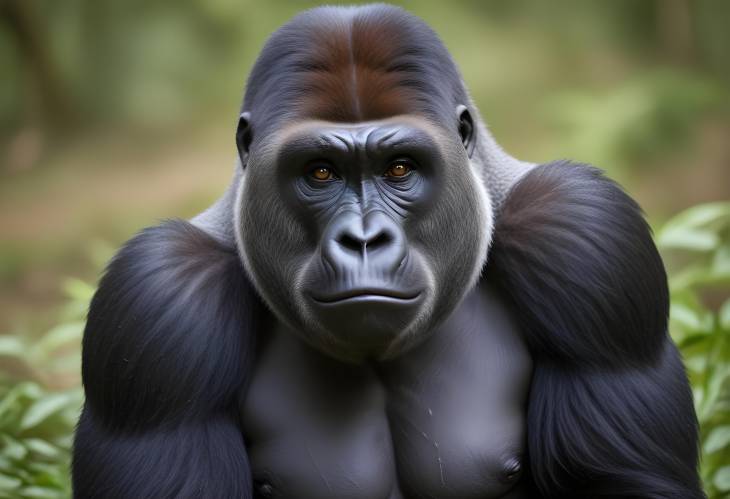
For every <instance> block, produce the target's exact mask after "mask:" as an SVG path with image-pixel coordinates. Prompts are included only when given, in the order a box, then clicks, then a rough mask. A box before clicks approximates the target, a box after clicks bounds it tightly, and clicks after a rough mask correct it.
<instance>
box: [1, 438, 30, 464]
mask: <svg viewBox="0 0 730 499" xmlns="http://www.w3.org/2000/svg"><path fill="white" fill-rule="evenodd" d="M0 438H2V441H3V445H2V453H3V455H4V456H6V457H7V458H9V459H12V460H13V461H20V460H22V459H24V458H25V456H27V455H28V450H27V449H26V448H25V447H24V446H23V445H21V444H20V442H18V441H17V440H15V439H14V438H11V437H9V436H8V435H0Z"/></svg>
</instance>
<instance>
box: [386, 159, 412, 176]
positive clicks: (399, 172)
mask: <svg viewBox="0 0 730 499" xmlns="http://www.w3.org/2000/svg"><path fill="white" fill-rule="evenodd" d="M410 171H411V167H410V166H408V164H407V163H405V162H402V161H396V162H395V163H393V164H392V165H390V167H389V168H388V169H387V170H386V171H385V176H386V177H404V176H406V175H408V173H409V172H410Z"/></svg>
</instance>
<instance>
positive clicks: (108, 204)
mask: <svg viewBox="0 0 730 499" xmlns="http://www.w3.org/2000/svg"><path fill="white" fill-rule="evenodd" d="M333 3H337V2H333ZM397 3H399V4H400V5H403V6H404V7H406V8H407V9H409V10H411V11H412V12H414V13H416V14H417V15H419V16H421V17H422V18H424V19H425V20H426V21H427V22H428V23H429V24H430V25H431V26H433V27H434V28H435V30H436V31H437V32H438V33H439V34H440V35H441V37H442V39H443V40H444V42H445V43H446V45H447V46H448V48H449V49H450V50H451V53H452V54H453V56H454V58H455V59H456V61H457V64H458V65H459V66H460V68H461V71H462V73H463V76H464V79H465V80H466V82H467V84H468V86H469V88H470V89H471V92H472V94H473V96H474V98H475V100H476V102H477V104H478V105H479V107H480V110H481V112H482V114H483V116H484V118H485V119H486V120H487V123H488V124H489V126H490V128H491V130H492V132H493V133H494V135H495V136H496V138H497V140H498V141H499V142H500V143H501V144H502V145H503V146H504V147H505V148H506V149H507V150H508V151H509V152H511V153H512V154H513V155H515V156H517V157H519V158H522V159H526V160H530V161H535V162H544V161H548V160H552V159H558V158H571V159H576V160H581V161H586V162H590V163H593V164H596V165H598V166H600V167H602V168H604V169H605V170H607V171H608V173H609V174H610V175H611V176H612V177H614V178H616V179H618V180H619V181H620V182H621V183H622V184H623V185H624V186H625V188H626V189H627V190H628V192H629V193H630V194H631V195H633V196H634V197H635V198H637V199H638V200H639V202H640V203H641V204H642V206H643V207H644V209H645V211H646V213H647V216H648V218H649V220H650V222H651V224H652V226H653V227H654V228H655V235H656V238H657V242H658V244H659V246H660V249H661V251H662V253H663V255H664V257H665V260H666V262H667V265H668V268H669V272H670V279H671V289H672V319H671V333H672V335H673V337H674V338H675V340H676V341H677V343H678V344H679V345H680V347H681V349H682V352H683V355H684V357H685V361H686V363H687V366H688V371H689V374H690V376H691V380H692V383H693V390H694V394H695V400H696V407H697V411H698V416H699V418H700V422H701V424H702V446H703V455H704V456H703V462H702V475H703V479H704V480H705V484H706V489H707V492H708V494H709V496H710V497H711V498H716V497H717V498H719V497H730V495H729V494H730V446H729V444H730V386H729V383H730V381H728V380H729V379H730V362H729V361H730V300H729V297H730V201H729V200H730V29H729V28H728V27H729V26H730V2H726V1H724V0H714V1H713V0H614V1H611V2H608V1H600V0H561V1H552V2H544V1H541V0H530V1H528V0H499V1H480V0H472V1H460V2H454V1H452V2H443V1H428V0H424V1H404V2H397ZM314 5H315V3H314V2H307V1H289V2H283V1H273V0H269V1H266V2H263V1H253V0H187V1H179V0H175V1H173V0H127V1H118V0H64V1H58V0H0V498H5V497H8V498H10V497H12V498H15V497H28V498H55V497H68V496H69V494H70V491H69V490H70V489H69V483H68V455H69V454H68V449H69V446H70V444H71V433H72V429H73V424H74V421H75V418H76V417H77V414H78V410H79V407H80V404H81V401H82V393H81V390H80V388H79V384H80V379H79V350H80V340H81V335H82V329H83V322H84V316H85V312H86V308H87V306H88V300H89V298H90V297H91V294H92V293H93V290H94V286H95V284H96V281H97V279H98V276H99V273H100V271H101V269H102V268H103V265H104V263H105V261H106V260H107V259H108V258H109V257H110V256H111V255H112V254H113V251H114V248H116V247H117V246H118V245H119V244H121V243H122V242H123V241H124V240H125V239H127V238H129V237H130V236H131V235H133V234H134V233H135V232H136V231H137V230H139V229H140V228H142V227H144V226H148V225H152V224H155V223H157V222H158V221H159V220H160V219H163V218H168V217H183V218H186V217H191V216H193V215H194V214H195V213H197V212H199V211H200V210H202V209H203V208H205V207H206V206H207V205H208V204H209V203H210V202H211V201H212V200H214V199H215V198H216V197H217V196H218V195H219V194H220V193H221V192H222V191H223V189H224V188H225V186H226V184H227V182H228V181H229V179H230V175H231V173H232V169H233V167H234V158H235V153H236V152H235V151H236V150H235V144H234V129H235V125H236V122H237V116H238V107H239V104H240V100H241V97H242V94H243V89H244V83H245V79H246V75H247V73H248V71H249V69H250V67H251V65H252V64H253V61H254V58H255V56H256V54H257V53H258V51H259V50H260V49H261V47H262V45H263V43H264V41H265V39H266V37H267V36H268V35H269V34H270V33H271V32H272V31H273V30H275V29H276V28H277V27H278V26H279V25H280V24H282V23H283V22H285V21H286V20H287V19H288V18H290V17H291V16H292V15H294V14H295V13H296V12H298V11H300V10H303V9H305V8H308V7H311V6H314Z"/></svg>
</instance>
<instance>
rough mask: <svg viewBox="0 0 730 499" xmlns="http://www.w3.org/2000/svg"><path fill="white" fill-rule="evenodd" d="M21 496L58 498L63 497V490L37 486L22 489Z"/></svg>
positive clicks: (37, 498) (44, 498) (40, 498)
mask: <svg viewBox="0 0 730 499" xmlns="http://www.w3.org/2000/svg"><path fill="white" fill-rule="evenodd" d="M20 496H21V497H28V498H36V499H58V498H60V497H63V496H62V494H61V491H59V490H57V489H51V488H47V487H37V486H34V487H24V488H22V489H20Z"/></svg>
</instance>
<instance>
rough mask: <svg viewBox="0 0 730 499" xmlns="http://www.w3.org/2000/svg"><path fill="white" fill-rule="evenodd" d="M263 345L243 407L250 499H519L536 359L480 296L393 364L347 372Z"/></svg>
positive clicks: (286, 336)
mask: <svg viewBox="0 0 730 499" xmlns="http://www.w3.org/2000/svg"><path fill="white" fill-rule="evenodd" d="M262 336H264V337H266V338H267V339H266V344H265V345H264V346H263V348H262V350H261V352H260V354H259V357H258V361H257V365H256V367H255V370H254V375H253V379H252V383H251V385H250V387H249V390H248V393H247V396H246V399H245V402H244V404H243V407H242V416H243V430H244V436H245V438H246V443H247V446H248V453H249V459H250V462H251V469H252V473H253V477H254V482H255V491H256V492H255V494H258V495H255V497H272V498H291V497H297V498H318V499H324V498H351V499H355V498H362V499H395V498H420V497H427V498H460V499H469V498H480V499H483V498H491V497H503V496H505V494H506V493H507V492H508V491H512V492H511V493H510V495H509V496H507V497H514V498H517V497H523V492H521V491H520V490H521V489H520V486H519V482H520V481H521V480H520V467H521V464H522V463H521V460H522V453H523V451H524V439H525V401H526V395H527V391H528V389H529V380H530V375H531V370H532V363H531V360H530V358H529V355H528V354H527V351H526V350H525V347H524V345H523V343H522V341H521V339H520V335H519V332H518V331H517V330H516V329H515V327H514V326H513V324H512V323H511V321H510V320H509V318H508V317H507V315H506V314H505V311H504V309H503V308H502V306H501V305H500V304H499V303H498V301H497V300H496V298H495V297H494V296H492V295H491V294H489V293H487V292H483V291H481V290H477V291H475V292H474V293H472V294H471V295H470V296H468V297H467V298H466V299H465V300H464V302H463V303H462V304H461V305H460V306H459V307H458V308H457V310H456V311H455V312H454V314H452V316H451V317H450V318H449V319H448V320H447V321H445V323H444V324H443V325H442V326H441V327H440V328H439V329H438V330H437V331H436V332H435V333H434V335H433V336H432V337H431V338H430V339H429V340H427V341H426V342H425V343H424V344H422V345H420V346H419V347H417V348H416V349H415V350H413V351H411V352H409V353H408V354H406V355H404V356H403V357H402V358H399V359H398V360H395V361H392V362H389V363H385V364H379V365H376V366H367V367H366V366H352V365H348V364H343V363H340V362H338V361H336V360H333V359H330V358H328V357H325V356H323V355H321V354H319V353H317V352H315V351H313V350H312V349H311V348H310V347H308V346H306V345H305V344H304V343H302V342H301V341H300V340H298V339H296V337H295V336H294V335H293V333H292V332H291V331H284V330H283V328H281V327H279V326H275V327H274V328H273V330H271V331H264V332H262Z"/></svg>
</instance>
